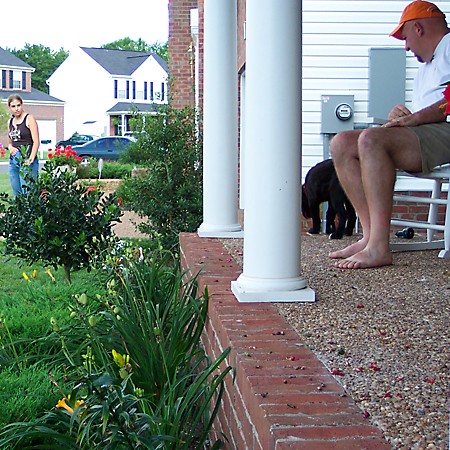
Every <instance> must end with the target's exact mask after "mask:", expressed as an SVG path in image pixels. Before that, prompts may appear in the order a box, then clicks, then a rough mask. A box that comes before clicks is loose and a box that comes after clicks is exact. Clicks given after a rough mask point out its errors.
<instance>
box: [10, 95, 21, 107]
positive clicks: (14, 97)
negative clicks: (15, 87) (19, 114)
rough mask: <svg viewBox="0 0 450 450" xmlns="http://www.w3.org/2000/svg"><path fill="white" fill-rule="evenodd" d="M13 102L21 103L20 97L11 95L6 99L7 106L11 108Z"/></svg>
mask: <svg viewBox="0 0 450 450" xmlns="http://www.w3.org/2000/svg"><path fill="white" fill-rule="evenodd" d="M14 100H17V101H18V102H20V103H23V100H22V97H21V96H20V95H19V94H11V95H10V96H9V97H8V106H11V103H12V102H13V101H14Z"/></svg>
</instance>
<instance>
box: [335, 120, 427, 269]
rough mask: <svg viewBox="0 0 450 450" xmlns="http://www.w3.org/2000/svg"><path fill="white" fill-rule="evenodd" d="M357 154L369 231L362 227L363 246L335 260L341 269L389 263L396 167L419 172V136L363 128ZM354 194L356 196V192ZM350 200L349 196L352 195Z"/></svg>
mask: <svg viewBox="0 0 450 450" xmlns="http://www.w3.org/2000/svg"><path fill="white" fill-rule="evenodd" d="M358 156H359V164H360V175H361V181H362V190H363V191H364V198H365V200H366V203H365V206H366V210H365V212H366V213H367V216H366V217H365V220H367V217H368V219H369V232H368V233H367V232H365V231H364V237H363V240H362V241H364V239H366V240H367V245H366V246H365V247H364V249H361V250H360V251H358V252H357V253H355V254H353V255H350V256H348V257H347V259H345V260H343V261H338V262H336V264H335V265H336V267H339V268H343V269H360V268H368V267H379V266H385V265H389V264H392V254H391V251H390V248H389V232H390V221H391V214H392V196H393V190H394V183H395V176H396V175H395V170H396V168H401V169H403V170H408V171H411V172H419V171H421V169H422V161H421V156H420V148H419V140H418V138H417V136H416V135H415V133H414V132H412V131H411V130H410V129H408V128H401V127H397V128H371V129H367V130H365V131H364V132H362V133H361V135H360V137H359V139H358ZM360 186H361V185H360ZM349 197H350V196H349ZM356 198H358V197H357V196H356ZM350 200H352V198H351V197H350ZM354 206H355V208H356V209H357V211H358V207H361V205H358V204H355V205H354ZM363 211H364V210H363ZM358 212H359V211H358ZM363 227H364V223H363ZM360 242H361V241H360Z"/></svg>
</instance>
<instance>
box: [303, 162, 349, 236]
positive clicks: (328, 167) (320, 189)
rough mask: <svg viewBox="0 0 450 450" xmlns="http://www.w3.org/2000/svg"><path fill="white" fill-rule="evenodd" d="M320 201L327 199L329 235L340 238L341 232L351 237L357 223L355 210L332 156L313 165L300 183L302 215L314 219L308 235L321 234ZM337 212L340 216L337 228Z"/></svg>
mask: <svg viewBox="0 0 450 450" xmlns="http://www.w3.org/2000/svg"><path fill="white" fill-rule="evenodd" d="M323 202H328V210H327V214H326V233H327V234H329V235H330V239H342V236H343V235H344V232H345V235H346V236H351V235H352V234H353V229H354V228H355V224H356V212H355V209H354V208H353V205H352V204H351V203H350V200H349V199H348V198H347V196H346V195H345V192H344V190H343V189H342V186H341V184H340V183H339V180H338V177H337V174H336V170H335V169H334V164H333V161H332V160H331V159H327V160H325V161H322V162H321V163H319V164H317V165H315V166H314V167H312V168H311V169H310V170H309V172H308V173H307V174H306V178H305V184H304V185H303V186H302V214H303V216H304V217H305V218H306V219H309V218H312V221H313V226H312V228H311V229H310V230H309V231H308V233H309V234H319V233H320V222H321V221H320V209H319V206H320V204H321V203H323ZM336 215H337V216H338V219H339V222H338V226H337V228H336V225H335V217H336Z"/></svg>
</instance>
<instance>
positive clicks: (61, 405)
mask: <svg viewBox="0 0 450 450" xmlns="http://www.w3.org/2000/svg"><path fill="white" fill-rule="evenodd" d="M66 400H70V395H69V397H68V398H66V397H64V398H62V399H61V400H59V401H58V403H57V405H56V407H57V408H64V409H65V410H66V411H69V412H70V414H73V412H74V409H73V408H72V407H71V406H69V405H68V404H67V403H66ZM83 403H84V402H83V400H76V401H75V405H74V406H75V409H77V408H78V407H79V406H80V405H82V404H83Z"/></svg>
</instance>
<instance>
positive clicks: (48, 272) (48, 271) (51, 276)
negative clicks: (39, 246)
mask: <svg viewBox="0 0 450 450" xmlns="http://www.w3.org/2000/svg"><path fill="white" fill-rule="evenodd" d="M45 273H46V274H47V275H48V276H49V277H50V278H51V279H52V281H56V280H55V277H54V276H53V275H52V273H51V272H50V269H47V270H46V271H45Z"/></svg>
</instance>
